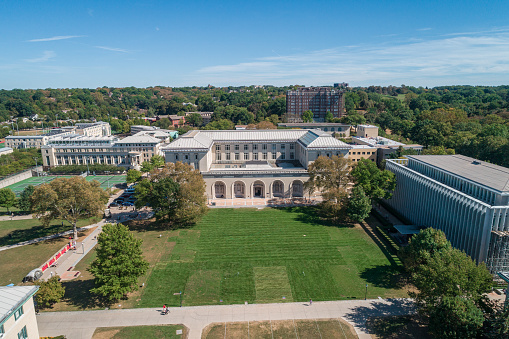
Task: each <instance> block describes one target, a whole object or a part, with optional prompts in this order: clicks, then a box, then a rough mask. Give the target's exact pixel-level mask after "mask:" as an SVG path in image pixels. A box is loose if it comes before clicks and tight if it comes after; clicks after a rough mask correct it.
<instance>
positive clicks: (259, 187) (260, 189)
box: [253, 180, 265, 198]
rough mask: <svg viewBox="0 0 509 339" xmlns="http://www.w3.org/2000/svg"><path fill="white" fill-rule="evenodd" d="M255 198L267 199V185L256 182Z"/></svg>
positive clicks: (254, 186) (254, 188) (254, 187)
mask: <svg viewBox="0 0 509 339" xmlns="http://www.w3.org/2000/svg"><path fill="white" fill-rule="evenodd" d="M253 197H255V198H265V184H264V183H263V182H261V181H259V180H258V181H255V183H254V184H253Z"/></svg>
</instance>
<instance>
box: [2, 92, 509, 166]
mask: <svg viewBox="0 0 509 339" xmlns="http://www.w3.org/2000/svg"><path fill="white" fill-rule="evenodd" d="M296 87H299V86H287V87H275V86H245V87H213V86H210V87H182V88H171V87H163V86H157V87H150V88H135V87H126V88H109V87H102V88H97V89H82V88H76V89H39V90H21V89H14V90H0V123H4V124H3V127H2V128H1V129H0V137H4V136H6V135H9V133H11V129H12V128H13V125H12V124H10V123H9V124H8V123H5V122H7V121H8V120H10V119H12V118H17V119H18V120H17V121H18V126H17V127H18V128H20V129H24V128H32V127H34V125H36V126H38V125H41V122H44V126H45V127H48V126H53V125H55V120H56V119H57V118H58V120H67V119H72V120H85V121H86V120H91V119H92V118H95V119H97V120H103V121H109V122H110V123H111V125H112V128H113V130H114V131H116V132H128V131H129V128H130V125H132V124H139V123H142V120H141V119H139V118H141V117H153V116H156V115H170V114H177V115H185V113H186V112H194V111H202V112H214V114H213V116H212V120H213V122H212V123H211V124H209V125H208V126H202V128H214V129H221V128H231V126H232V123H233V124H255V123H259V122H261V121H270V122H271V123H274V124H277V123H278V122H283V121H284V114H285V112H286V97H285V95H286V91H287V90H289V89H294V88H296ZM345 108H346V112H347V114H346V116H345V117H343V118H342V119H339V120H338V119H330V120H331V121H339V122H344V123H349V124H353V125H357V124H361V123H371V124H376V125H378V126H380V127H381V134H382V135H386V136H387V137H389V138H392V139H395V140H400V141H403V142H406V143H419V144H422V145H424V146H426V147H431V146H440V147H445V148H451V149H454V150H455V151H456V153H460V154H464V155H467V156H471V157H474V158H477V159H481V160H485V161H490V162H492V163H496V164H499V165H502V166H506V167H509V86H496V87H490V86H442V87H434V88H423V87H412V86H404V85H402V86H387V87H383V86H370V87H355V88H348V89H347V92H346V93H345ZM35 114H38V116H39V117H38V120H35V121H28V122H26V123H23V122H22V118H23V117H31V116H33V115H35ZM60 124H63V125H65V124H66V123H65V122H63V123H62V122H60V123H59V125H60ZM155 124H156V125H158V126H159V127H162V128H168V126H169V121H168V120H167V119H161V120H159V121H157V122H156V123H155ZM15 128H16V127H15Z"/></svg>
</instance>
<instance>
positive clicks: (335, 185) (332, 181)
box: [304, 155, 350, 220]
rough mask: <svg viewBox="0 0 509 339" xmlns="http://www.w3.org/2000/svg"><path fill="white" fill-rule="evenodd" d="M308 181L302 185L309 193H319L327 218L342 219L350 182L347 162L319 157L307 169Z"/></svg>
mask: <svg viewBox="0 0 509 339" xmlns="http://www.w3.org/2000/svg"><path fill="white" fill-rule="evenodd" d="M308 173H309V180H308V181H307V182H306V183H305V184H304V185H305V188H306V189H307V190H308V191H309V192H313V191H315V190H317V191H320V192H321V194H322V198H323V203H322V205H321V206H322V212H324V215H326V216H327V217H328V218H331V219H335V220H338V219H340V218H341V217H342V214H343V212H344V207H345V201H346V198H347V196H348V194H347V191H346V187H347V185H348V183H349V182H350V175H349V161H348V159H346V158H344V157H342V156H341V157H339V156H335V155H333V156H332V157H330V158H329V157H324V156H319V157H318V158H317V159H316V160H315V161H314V162H313V163H312V164H311V165H309V167H308Z"/></svg>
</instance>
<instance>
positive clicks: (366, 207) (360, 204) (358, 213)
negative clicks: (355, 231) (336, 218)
mask: <svg viewBox="0 0 509 339" xmlns="http://www.w3.org/2000/svg"><path fill="white" fill-rule="evenodd" d="M371 207H372V206H371V200H370V199H369V198H368V197H367V196H366V194H365V193H364V190H363V189H362V187H361V186H356V187H354V188H353V189H352V193H351V195H350V200H349V201H348V207H347V209H346V213H347V215H348V217H349V218H350V219H352V220H353V221H355V222H363V221H364V219H366V218H367V217H368V215H369V212H371Z"/></svg>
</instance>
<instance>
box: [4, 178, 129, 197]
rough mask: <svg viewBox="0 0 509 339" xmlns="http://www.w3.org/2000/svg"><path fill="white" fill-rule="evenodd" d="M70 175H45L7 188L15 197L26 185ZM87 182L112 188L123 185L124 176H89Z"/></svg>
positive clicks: (43, 182)
mask: <svg viewBox="0 0 509 339" xmlns="http://www.w3.org/2000/svg"><path fill="white" fill-rule="evenodd" d="M72 177H73V176H72V175H47V176H42V177H31V178H28V179H25V180H22V181H19V182H17V183H15V184H12V185H9V186H7V188H10V189H11V190H12V191H13V192H14V193H16V195H19V194H20V193H21V192H22V191H23V190H24V189H25V187H27V186H28V185H33V186H39V185H42V184H45V183H48V182H51V181H52V180H55V179H56V178H72ZM86 179H87V181H92V180H97V181H99V182H100V183H101V187H102V188H103V189H107V188H108V187H113V186H115V185H117V184H122V183H125V175H96V176H94V175H89V176H87V177H86Z"/></svg>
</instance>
